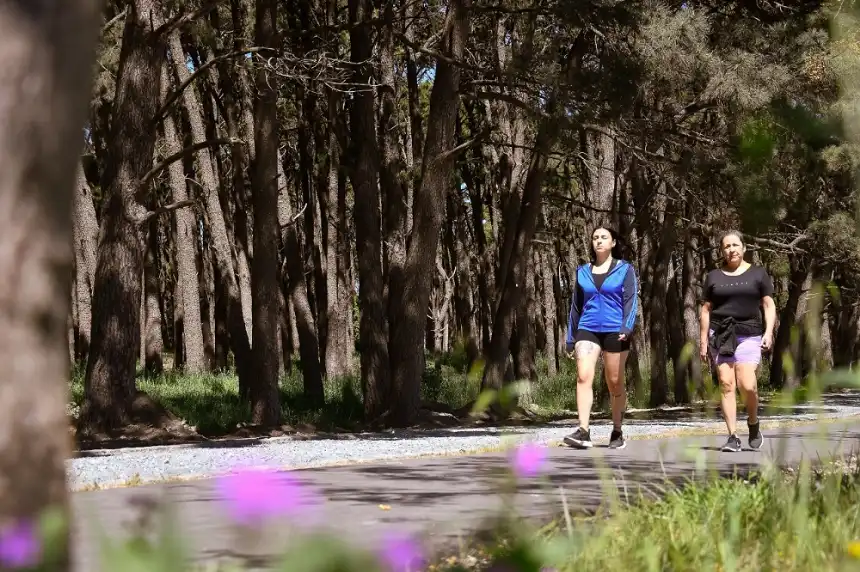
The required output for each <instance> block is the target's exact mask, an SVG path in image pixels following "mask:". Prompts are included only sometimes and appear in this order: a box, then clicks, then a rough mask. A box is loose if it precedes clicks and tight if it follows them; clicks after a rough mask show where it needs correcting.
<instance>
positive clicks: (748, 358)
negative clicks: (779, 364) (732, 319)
mask: <svg viewBox="0 0 860 572" xmlns="http://www.w3.org/2000/svg"><path fill="white" fill-rule="evenodd" d="M710 335H712V336H713V335H714V331H713V330H711V332H710ZM761 339H762V336H738V347H737V348H736V349H735V353H734V355H730V356H721V355H718V354H717V352H716V351H714V349H713V348H711V359H712V360H713V362H714V363H716V364H718V365H719V364H721V363H732V364H734V363H745V364H750V365H758V364H759V363H761Z"/></svg>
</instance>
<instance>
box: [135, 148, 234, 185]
mask: <svg viewBox="0 0 860 572" xmlns="http://www.w3.org/2000/svg"><path fill="white" fill-rule="evenodd" d="M237 142H239V141H238V140H236V139H210V140H209V141H203V142H202V143H195V144H194V145H191V146H189V147H186V148H185V149H182V150H181V151H177V152H176V153H174V154H173V155H169V156H168V157H165V158H164V159H163V160H162V161H161V162H160V163H158V164H157V165H155V166H154V167H153V168H152V169H150V170H149V172H148V173H147V174H146V175H144V176H143V178H142V179H141V180H140V184H141V186H143V185H146V184H148V183H149V182H150V181H151V180H152V179H153V178H154V177H155V176H156V175H158V174H159V173H160V172H161V171H163V170H164V169H166V168H167V167H169V166H170V164H171V163H173V162H174V161H179V160H180V159H184V158H186V157H190V156H191V155H193V154H194V153H196V152H197V151H199V150H201V149H206V148H207V147H215V146H217V145H232V144H234V143H237Z"/></svg>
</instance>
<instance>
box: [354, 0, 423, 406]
mask: <svg viewBox="0 0 860 572" xmlns="http://www.w3.org/2000/svg"><path fill="white" fill-rule="evenodd" d="M348 4H349V21H350V23H351V24H353V25H352V27H351V28H350V32H349V38H350V50H351V53H350V60H351V61H352V62H353V63H354V64H357V65H356V66H355V68H354V77H353V81H354V82H355V83H357V84H366V83H368V81H369V80H370V77H371V74H370V68H369V64H368V63H367V62H368V61H369V60H370V59H371V57H372V56H373V44H372V43H371V36H370V34H371V29H370V25H371V24H370V21H371V18H373V3H372V2H371V1H370V0H349V3H348ZM374 117H375V109H374V104H373V93H372V92H369V91H367V90H359V91H357V92H356V93H355V95H354V100H353V102H352V105H351V107H350V130H351V133H352V144H353V145H354V148H353V152H352V156H353V162H354V163H353V168H352V173H351V177H352V187H353V192H354V194H355V208H354V209H353V214H354V220H355V237H356V244H358V245H360V247H359V248H357V249H356V250H357V256H358V283H359V286H358V304H359V311H360V322H359V334H358V338H359V346H360V349H359V355H360V356H361V381H362V393H363V395H364V414H365V416H366V417H367V418H369V419H375V418H377V417H379V416H380V415H381V414H382V413H384V412H385V410H386V409H387V408H388V406H389V405H390V403H391V402H390V400H389V396H390V391H391V389H390V388H391V385H390V384H391V378H390V369H389V368H390V364H389V361H388V360H389V351H388V328H387V324H386V319H385V317H386V312H385V302H384V297H383V288H384V287H383V276H382V263H381V261H380V256H381V253H382V237H381V231H380V214H379V187H378V186H377V181H376V178H377V173H378V168H377V165H378V157H377V155H378V147H377V142H376V141H377V140H376V126H375V125H374ZM431 262H432V259H431ZM425 308H426V304H425V305H424V308H422V311H421V313H422V314H423V313H424V309H425ZM422 325H423V321H422ZM410 351H414V348H413V349H412V350H410Z"/></svg>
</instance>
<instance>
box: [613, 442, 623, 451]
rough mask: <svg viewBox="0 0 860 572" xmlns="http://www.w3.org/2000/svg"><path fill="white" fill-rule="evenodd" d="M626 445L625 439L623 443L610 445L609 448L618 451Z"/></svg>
mask: <svg viewBox="0 0 860 572" xmlns="http://www.w3.org/2000/svg"><path fill="white" fill-rule="evenodd" d="M626 446H627V441H624V442H623V443H621V444H620V445H616V446H615V447H613V446H612V445H610V446H609V448H610V449H615V450H616V451H620V450H621V449H623V448H625V447H626Z"/></svg>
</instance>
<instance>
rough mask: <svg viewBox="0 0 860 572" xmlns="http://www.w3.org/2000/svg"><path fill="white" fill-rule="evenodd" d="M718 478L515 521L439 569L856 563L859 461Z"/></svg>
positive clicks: (848, 566)
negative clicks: (535, 520) (583, 514)
mask: <svg viewBox="0 0 860 572" xmlns="http://www.w3.org/2000/svg"><path fill="white" fill-rule="evenodd" d="M825 467H826V468H825V469H824V470H814V471H813V470H810V469H809V467H808V466H806V467H802V468H800V469H799V470H795V471H792V472H791V473H786V472H783V471H774V472H771V473H769V474H766V475H759V476H755V477H751V478H746V479H744V478H732V479H714V480H709V481H707V482H697V483H690V484H688V485H686V486H684V487H682V488H676V489H672V490H670V491H669V492H667V493H666V494H665V495H664V496H663V497H662V498H661V499H660V500H657V501H648V502H643V503H641V504H639V505H636V506H633V507H629V508H622V509H620V510H617V511H612V513H611V514H607V513H604V514H601V515H598V516H596V517H591V518H575V517H574V516H572V515H568V516H569V517H570V518H568V519H565V518H560V519H558V520H557V521H555V522H553V523H551V524H549V525H548V526H546V527H545V528H544V529H542V530H538V531H531V530H530V531H528V532H526V531H525V529H523V528H522V526H521V525H520V524H510V523H508V524H507V525H506V527H503V528H502V529H501V530H500V531H499V534H500V537H499V540H496V541H494V542H493V543H492V544H484V545H481V546H474V547H473V548H472V549H471V550H468V551H466V552H464V553H462V554H460V555H458V556H456V557H451V558H445V559H443V560H441V561H440V562H437V563H436V565H434V566H433V567H431V569H432V570H439V571H446V572H456V571H463V570H497V569H499V570H501V569H505V570H517V571H522V572H526V571H528V572H532V571H533V572H538V571H539V570H557V571H558V572H574V571H581V570H601V571H605V572H614V571H618V572H622V571H624V572H626V571H628V570H643V571H662V570H679V571H682V570H689V571H700V570H708V571H710V570H715V571H716V570H719V571H729V570H732V571H736V572H741V571H744V572H747V571H748V572H758V571H759V570H780V571H798V572H799V571H806V570H828V571H830V570H832V571H843V570H858V569H860V521H858V517H860V502H858V501H860V481H858V472H857V463H856V458H855V459H852V460H851V461H850V462H847V463H846V462H844V461H841V462H838V463H835V464H830V465H826V466H825Z"/></svg>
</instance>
